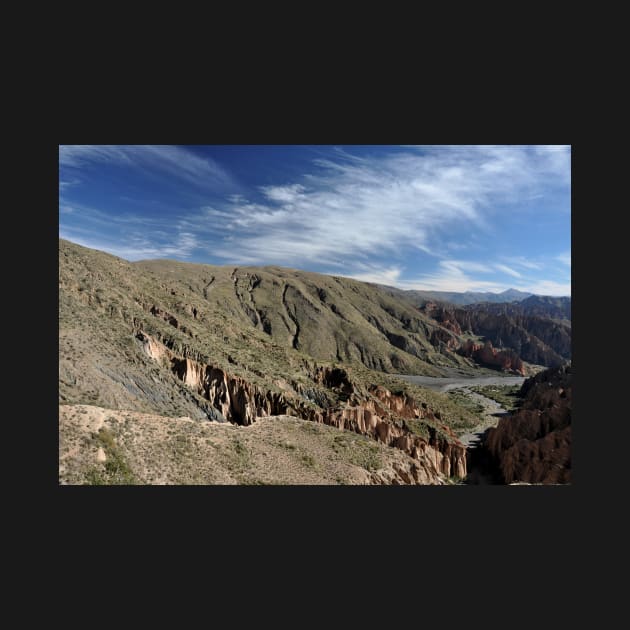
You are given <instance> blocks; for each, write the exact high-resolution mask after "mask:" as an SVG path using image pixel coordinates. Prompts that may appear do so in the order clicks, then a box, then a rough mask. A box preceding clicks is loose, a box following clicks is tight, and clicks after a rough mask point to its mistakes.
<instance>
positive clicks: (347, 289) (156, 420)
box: [59, 239, 570, 485]
mask: <svg viewBox="0 0 630 630" xmlns="http://www.w3.org/2000/svg"><path fill="white" fill-rule="evenodd" d="M412 297H413V296H409V298H407V297H405V296H404V295H403V296H401V295H398V294H394V293H393V292H392V291H390V290H388V289H387V288H383V287H379V286H378V285H375V284H368V283H364V282H359V281H357V280H351V279H348V278H342V277H334V276H325V275H321V274H316V273H309V272H303V271H298V270H291V269H286V268H280V267H216V266H210V265H199V264H188V263H180V262H175V261H170V260H151V261H143V262H137V263H130V262H127V261H125V260H123V259H121V258H117V257H114V256H111V255H109V254H105V253H103V252H99V251H96V250H91V249H87V248H84V247H81V246H79V245H76V244H74V243H70V242H68V241H64V240H61V239H60V241H59V403H60V405H59V481H60V483H61V484H64V485H65V484H92V485H109V484H199V485H205V484H312V485H319V484H437V485H446V484H454V483H460V482H462V481H463V480H465V479H466V477H467V475H468V466H469V463H468V461H469V457H468V454H467V446H468V445H470V444H471V443H472V442H476V440H477V438H478V437H479V436H480V435H481V432H482V431H484V430H485V429H486V428H487V427H488V426H490V424H492V423H494V422H495V421H494V416H491V412H492V410H491V408H492V404H490V403H491V402H492V401H491V400H490V399H488V398H487V397H486V396H484V395H483V394H480V393H479V392H475V391H473V389H472V387H473V385H479V384H486V385H487V384H489V383H492V384H499V385H501V386H506V387H507V386H509V385H513V384H514V382H517V383H518V384H520V383H521V382H523V380H524V378H525V377H526V376H529V375H532V374H535V373H537V372H541V370H544V367H545V361H549V362H551V363H553V364H555V363H557V361H560V362H561V363H562V364H563V365H564V363H566V362H567V360H566V358H565V357H564V354H566V351H565V349H564V346H563V345H562V344H564V342H565V341H564V340H565V338H564V336H563V335H564V334H565V332H566V330H568V331H569V332H570V325H567V324H566V322H564V323H563V322H560V323H558V322H556V323H555V324H554V323H551V324H547V323H544V322H545V321H547V320H545V316H544V314H541V313H540V308H543V307H545V305H544V304H543V306H542V307H541V306H540V304H539V305H538V306H537V308H538V309H539V311H537V314H536V315H531V316H529V315H527V316H526V315H523V313H522V312H521V311H518V314H517V315H514V314H512V315H509V317H512V318H513V319H511V320H509V321H508V320H505V317H508V315H500V316H499V315H494V314H491V315H492V317H494V318H495V319H492V320H489V319H488V317H490V316H488V317H485V318H484V317H482V316H481V315H479V311H475V313H476V314H475V315H474V317H473V318H472V319H466V318H465V317H464V316H463V315H461V312H460V311H461V310H462V309H460V308H459V307H458V308H457V309H455V307H452V306H451V307H449V308H450V309H451V310H449V309H448V308H447V309H444V308H441V307H440V308H439V309H436V308H427V307H426V305H424V306H418V305H417V304H415V303H414V299H411V298H412ZM528 299H530V298H528ZM497 307H500V305H497V304H493V305H492V308H493V309H494V308H497ZM465 308H466V309H468V308H469V307H465ZM470 308H471V307H470ZM554 308H555V306H554ZM462 312H463V311H462ZM469 312H470V311H468V310H466V313H469ZM511 312H512V311H510V313H511ZM466 317H468V315H467V316H466ZM471 317H472V316H471ZM502 317H503V319H502ZM527 317H530V319H527ZM497 318H498V319H497ZM514 318H516V319H514ZM531 318H538V319H539V320H540V322H539V321H538V320H535V322H534V319H531ZM569 318H570V312H569ZM481 321H483V322H486V324H487V322H488V321H492V322H497V327H498V328H500V330H501V331H502V332H501V338H499V337H497V336H496V335H495V336H494V337H493V339H494V341H493V342H490V341H489V339H488V336H492V334H494V333H492V332H491V331H489V330H486V331H485V334H481V330H482V329H481V328H480V326H481V324H479V323H478V322H481ZM513 321H516V322H517V324H518V325H515V326H513V325H512V323H513ZM549 321H550V322H551V319H549ZM506 322H507V323H506ZM532 322H534V323H535V325H536V327H537V328H536V330H538V331H539V334H540V335H541V337H540V338H536V339H542V338H543V337H544V339H545V340H546V341H545V342H543V341H540V343H538V341H535V342H532V343H533V344H534V346H535V347H536V348H538V349H539V350H540V352H538V351H537V352H538V353H536V352H534V351H533V350H532V351H531V352H530V350H529V349H530V348H532V347H534V346H532V345H531V344H530V345H528V346H525V345H521V346H517V347H516V348H515V347H512V346H510V345H505V344H504V339H508V336H507V332H506V331H508V329H509V331H511V333H510V334H511V336H509V340H510V341H511V340H517V341H518V340H520V339H522V338H524V337H523V335H526V336H527V335H530V332H528V331H529V330H530V329H531V328H532V327H533V326H534V323H532ZM536 322H537V323H536ZM541 322H542V323H541ZM486 324H484V325H486ZM487 325H488V326H489V325H490V324H487ZM493 325H494V324H493ZM510 326H511V328H510ZM553 326H557V328H555V329H554V328H553ZM506 327H507V328H506ZM528 327H529V328H528ZM550 327H551V328H550ZM553 330H556V331H560V332H557V334H556V333H554V332H553ZM549 331H550V332H549ZM545 335H547V336H545ZM554 335H555V336H554ZM531 338H532V339H533V337H531ZM547 342H549V344H551V345H549V344H547ZM552 342H553V343H552ZM556 342H557V343H556ZM554 343H556V345H555V346H554V345H553V344H554ZM540 344H543V345H540ZM543 346H544V347H543ZM553 348H555V349H553ZM521 352H522V353H523V354H524V355H525V356H523V355H522V354H521ZM563 353H564V354H563ZM527 357H528V358H527ZM558 357H559V359H558ZM532 358H535V359H540V360H541V363H538V364H537V363H533V362H530V359H532ZM542 373H543V374H544V372H542ZM400 375H407V376H406V377H405V378H406V379H407V380H405V379H403V378H400ZM536 378H538V377H536ZM432 379H440V380H439V381H436V382H437V385H435V383H434V382H433V380H432ZM442 379H443V380H442ZM484 379H485V380H484ZM414 380H415V382H413V381H414ZM410 381H412V382H410ZM527 382H528V381H526V382H525V385H524V386H523V387H524V388H525V386H526V385H527ZM431 383H433V384H434V387H433V389H431V388H430V387H428V386H427V385H429V384H431ZM453 387H459V389H457V390H456V391H459V392H460V394H459V395H451V394H453V392H450V393H449V390H450V389H453ZM462 387H463V388H464V389H463V390H462V389H461V388H462ZM541 400H542V399H541ZM484 401H485V402H484ZM488 401H490V402H488ZM542 402H544V403H545V404H547V402H548V401H546V399H545V401H542ZM528 404H530V403H528ZM532 404H533V403H532ZM541 404H542V403H541ZM563 417H564V416H563ZM491 418H492V422H490V419H491ZM506 420H507V419H506ZM563 426H564V425H563ZM499 429H501V424H499V427H498V429H496V430H499ZM504 442H505V440H503V439H501V440H499V439H497V438H494V439H493V440H490V441H489V442H488V444H494V446H493V447H492V448H493V449H494V450H493V451H492V452H493V457H497V458H499V459H500V458H501V455H500V453H499V452H498V451H497V448H499V447H496V445H497V444H499V443H501V444H503V443H504ZM502 448H504V446H501V447H500V448H499V450H501V449H502ZM505 448H507V449H512V450H514V445H512V444H510V445H509V446H507V443H506V445H505ZM519 448H520V447H519ZM536 448H538V447H536ZM530 451H531V449H530ZM530 451H527V452H528V453H529V452H530ZM523 452H524V451H523V449H522V448H520V450H519V453H523ZM536 452H538V451H536ZM514 457H515V456H512V458H511V460H510V461H513V460H514ZM523 457H525V458H527V457H529V455H527V453H525V455H519V458H517V459H518V461H519V462H520V461H521V460H522V459H523ZM501 465H503V464H501ZM519 466H520V467H521V468H523V466H522V465H521V464H519V465H518V466H516V465H515V466H512V469H514V470H517V471H518V470H520V469H521V468H519ZM504 467H505V466H504ZM525 468H526V466H525ZM523 469H524V468H523ZM519 474H520V473H518V472H515V473H514V474H510V475H507V476H506V477H505V479H506V481H505V482H507V483H510V482H511V481H513V480H515V479H518V478H519ZM541 475H542V477H541ZM541 475H538V477H541V478H542V479H547V477H545V475H544V474H542V473H541ZM538 477H536V478H537V479H538ZM556 479H561V480H566V479H567V478H566V476H561V477H557V476H556V477H553V480H554V482H555V480H556Z"/></svg>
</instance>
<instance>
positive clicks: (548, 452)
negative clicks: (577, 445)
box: [483, 367, 572, 484]
mask: <svg viewBox="0 0 630 630" xmlns="http://www.w3.org/2000/svg"><path fill="white" fill-rule="evenodd" d="M571 392H572V387H571V368H570V367H562V368H556V369H552V370H545V371H544V372H541V373H540V374H537V375H536V376H535V377H532V378H529V379H527V381H525V383H523V386H522V388H521V393H522V394H523V395H524V396H525V399H524V401H523V403H522V407H521V409H520V410H519V411H517V412H516V413H514V414H513V415H512V416H509V417H506V418H502V419H501V420H500V421H499V424H498V426H497V427H496V428H493V429H490V430H489V431H488V433H487V435H486V437H485V440H484V444H483V447H484V448H485V449H486V450H487V452H488V453H489V455H490V457H491V458H493V460H494V462H495V465H496V467H497V469H498V472H499V473H500V475H501V477H502V480H503V482H504V483H514V482H526V483H543V484H553V483H570V481H571Z"/></svg>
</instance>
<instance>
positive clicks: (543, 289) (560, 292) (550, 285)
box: [516, 280, 571, 296]
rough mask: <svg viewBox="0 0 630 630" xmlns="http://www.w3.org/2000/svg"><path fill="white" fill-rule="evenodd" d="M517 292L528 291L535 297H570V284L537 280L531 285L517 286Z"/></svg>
mask: <svg viewBox="0 0 630 630" xmlns="http://www.w3.org/2000/svg"><path fill="white" fill-rule="evenodd" d="M516 288H517V289H518V290H519V291H528V292H529V293H536V294H537V295H553V296H570V295H571V283H570V282H556V281H554V280H538V281H534V282H532V283H531V284H527V285H519V286H517V287H516Z"/></svg>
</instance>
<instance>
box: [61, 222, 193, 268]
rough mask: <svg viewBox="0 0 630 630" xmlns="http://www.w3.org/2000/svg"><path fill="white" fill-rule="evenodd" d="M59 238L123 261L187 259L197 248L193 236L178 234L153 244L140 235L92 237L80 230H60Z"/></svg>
mask: <svg viewBox="0 0 630 630" xmlns="http://www.w3.org/2000/svg"><path fill="white" fill-rule="evenodd" d="M59 236H60V237H61V238H63V239H66V240H69V241H72V242H73V243H77V244H78V245H83V246H84V247H89V248H91V249H98V250H101V251H104V252H108V253H109V254H113V255H114V256H118V257H119V258H124V259H125V260H130V261H134V260H144V259H149V258H173V257H175V258H189V257H190V255H191V253H192V250H194V249H195V248H197V247H198V246H199V243H198V241H197V238H196V236H195V235H194V234H190V233H188V232H180V233H179V234H177V235H176V236H174V237H173V238H172V239H170V240H167V241H166V242H162V243H158V244H156V243H155V240H154V239H149V238H145V237H143V236H142V235H141V234H131V235H128V236H126V237H124V238H122V239H107V238H99V237H94V235H93V233H92V232H89V231H86V230H82V229H80V228H78V229H77V228H60V230H59Z"/></svg>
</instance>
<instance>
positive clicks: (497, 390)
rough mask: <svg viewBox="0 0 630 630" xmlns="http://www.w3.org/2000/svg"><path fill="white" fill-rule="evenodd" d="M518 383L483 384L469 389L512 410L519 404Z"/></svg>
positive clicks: (519, 387) (507, 409)
mask: <svg viewBox="0 0 630 630" xmlns="http://www.w3.org/2000/svg"><path fill="white" fill-rule="evenodd" d="M520 389H521V386H520V385H485V386H476V387H471V390H472V391H474V392H477V393H478V394H481V395H482V396H485V397H486V398H491V399H492V400H494V401H496V402H498V403H499V404H500V405H501V406H502V407H503V408H504V409H505V410H506V411H514V410H516V409H518V408H519V407H520V405H521V397H520V396H519V391H520Z"/></svg>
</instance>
